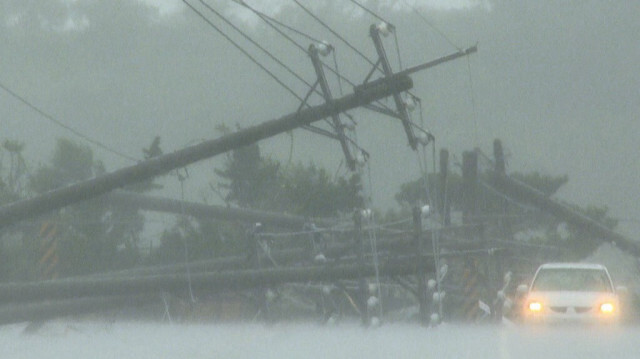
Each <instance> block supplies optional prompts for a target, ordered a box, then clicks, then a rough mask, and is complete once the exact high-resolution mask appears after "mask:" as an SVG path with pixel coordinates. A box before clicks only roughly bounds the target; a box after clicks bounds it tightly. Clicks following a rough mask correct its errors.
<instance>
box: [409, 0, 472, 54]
mask: <svg viewBox="0 0 640 359" xmlns="http://www.w3.org/2000/svg"><path fill="white" fill-rule="evenodd" d="M402 1H403V2H404V4H405V5H406V6H408V7H409V8H410V9H411V10H412V11H413V13H414V14H416V15H417V16H418V17H419V18H420V19H422V21H423V22H424V23H425V24H427V26H429V27H430V28H431V29H432V30H433V31H435V32H436V33H437V34H438V35H440V36H442V38H443V39H445V41H447V42H448V43H449V45H451V46H453V47H455V48H456V50H458V51H461V50H462V48H460V47H459V46H458V45H456V44H455V43H454V42H453V41H452V40H451V39H450V38H449V37H448V36H447V35H445V33H444V32H442V31H441V30H440V29H438V27H437V26H435V25H434V24H433V23H432V22H431V21H429V20H428V19H427V18H426V17H425V16H424V15H422V13H421V12H420V11H419V10H418V9H417V8H416V7H415V6H413V5H411V4H409V3H408V2H407V0H402Z"/></svg>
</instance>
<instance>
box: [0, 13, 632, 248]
mask: <svg viewBox="0 0 640 359" xmlns="http://www.w3.org/2000/svg"><path fill="white" fill-rule="evenodd" d="M250 3H251V2H250ZM253 3H255V6H257V7H258V8H259V9H261V10H263V11H265V12H266V13H268V14H270V15H273V16H277V17H278V18H279V19H281V20H282V21H284V22H286V23H287V24H290V25H292V26H294V27H296V28H304V30H305V32H307V33H309V34H313V36H315V37H317V38H321V39H327V40H328V41H330V42H331V43H333V44H334V45H335V46H336V53H337V60H338V63H339V66H340V70H341V72H342V73H343V74H345V75H346V76H347V77H348V78H350V79H351V80H352V81H354V82H356V83H357V82H360V81H362V79H363V78H364V76H365V75H366V74H367V72H368V71H369V68H370V67H369V65H368V64H367V63H366V62H365V61H364V60H362V59H361V58H359V57H358V55H356V54H355V53H354V52H353V51H350V50H349V49H348V48H347V47H346V46H345V45H344V44H343V43H341V42H340V41H339V40H337V39H335V38H334V37H332V36H331V34H329V33H328V31H326V30H325V29H323V28H321V27H320V26H319V25H317V24H316V23H314V22H313V21H311V19H310V18H309V17H308V16H306V15H305V14H304V13H303V12H302V11H301V10H300V9H299V8H298V7H296V6H295V4H293V3H291V2H289V1H284V0H282V1H276V0H273V1H269V2H253ZM364 3H365V5H367V6H368V7H369V8H371V9H373V10H374V11H376V12H378V13H381V14H384V17H385V18H386V19H387V20H388V21H390V22H391V23H394V24H396V25H397V35H398V39H399V49H400V52H401V60H402V64H403V66H404V67H406V66H409V65H415V64H418V63H422V62H426V61H429V60H432V59H434V58H437V57H440V56H443V55H446V54H448V53H451V52H455V51H457V49H456V48H455V47H454V46H453V45H455V46H457V47H467V46H470V45H473V44H475V43H478V44H479V52H478V53H477V54H475V55H472V56H471V57H470V58H469V59H461V60H458V61H455V62H452V63H448V64H445V65H441V66H439V67H437V68H433V69H430V70H427V71H423V72H421V73H418V74H415V75H414V76H413V79H414V82H415V89H414V90H413V93H414V94H415V95H417V96H419V97H420V98H422V101H423V106H424V109H423V110H424V113H425V120H426V123H425V125H426V126H427V127H428V128H429V129H430V130H431V131H432V132H433V133H434V135H435V136H436V139H437V144H438V147H446V148H449V149H450V150H451V152H452V153H453V154H454V155H456V156H460V153H461V152H462V151H463V150H468V149H471V148H472V147H479V148H481V149H482V150H484V151H485V152H487V153H490V152H491V142H492V140H493V139H494V138H501V139H502V140H503V142H504V144H505V146H506V147H507V152H508V170H509V171H541V172H544V173H549V174H557V175H561V174H567V175H569V184H568V185H566V186H565V187H564V188H563V189H562V190H561V192H560V193H559V194H558V195H559V197H560V198H561V199H564V200H567V201H570V202H573V203H576V204H578V205H581V206H586V205H605V206H608V207H609V208H610V209H611V215H612V216H614V217H617V218H619V219H620V220H621V223H620V225H619V228H618V229H619V230H620V231H621V232H623V233H624V234H626V235H628V236H630V237H632V238H637V237H638V234H640V224H639V222H640V205H638V203H639V202H638V201H637V196H636V195H635V192H636V191H637V174H638V173H640V161H637V160H636V159H635V154H636V153H637V151H638V149H639V148H638V144H637V139H636V137H637V136H636V134H637V133H639V132H640V121H638V112H639V111H638V110H639V106H640V104H639V102H638V101H637V97H638V88H639V84H640V68H639V67H640V62H638V61H637V59H638V58H639V56H640V46H639V45H640V44H639V43H638V42H639V41H640V39H639V38H638V36H637V34H638V33H639V31H640V28H639V27H640V25H639V24H638V22H637V14H638V13H640V4H638V3H636V2H630V1H622V0H620V1H607V2H603V1H560V0H558V1H555V0H554V1H545V2H524V3H523V2H511V1H498V0H494V1H491V0H486V1H472V0H467V1H463V0H460V1H453V2H451V1H439V0H425V1H410V2H409V3H411V4H413V5H415V6H416V7H417V8H418V9H419V10H420V12H421V13H422V14H423V16H424V17H425V18H427V19H428V20H429V22H430V23H431V25H432V26H429V25H427V24H426V23H425V22H423V21H422V20H421V19H420V18H419V17H418V16H416V15H415V14H414V13H413V12H412V11H411V10H410V8H409V7H408V6H406V2H400V1H399V2H393V1H379V2H376V1H366V2H364ZM212 4H213V5H214V7H215V8H217V9H218V10H219V11H221V12H222V13H223V14H225V16H227V17H228V18H230V19H232V20H233V21H234V22H235V23H236V24H238V25H239V26H241V27H242V28H243V29H244V30H245V31H247V32H248V33H249V34H250V35H251V36H253V37H255V38H256V40H258V41H259V42H260V43H262V44H264V45H265V46H267V47H268V48H269V49H270V50H271V51H273V53H274V54H275V55H276V56H278V57H279V58H281V59H282V60H283V61H284V62H285V63H286V64H287V65H288V66H290V67H291V68H292V69H293V70H295V71H296V72H297V73H299V74H300V75H302V76H303V77H304V78H305V79H307V81H313V80H314V74H313V69H312V66H311V63H310V61H309V59H308V57H307V55H306V54H304V53H302V52H299V51H296V49H295V48H293V47H291V46H290V44H288V43H287V42H286V41H285V40H284V38H282V37H281V36H279V35H278V34H276V33H275V32H273V31H270V30H269V29H268V28H267V27H266V25H264V23H261V22H260V21H259V19H258V18H257V17H255V16H253V15H252V14H251V13H249V12H247V11H246V10H243V9H242V8H240V7H239V6H237V5H236V4H233V3H232V2H230V1H215V2H213V3H212ZM308 5H310V6H312V8H313V10H314V11H315V12H316V13H317V14H318V16H320V17H321V18H323V19H324V20H325V21H326V22H327V23H328V24H329V25H330V26H332V27H333V28H334V29H336V31H338V32H339V33H341V34H343V35H344V36H345V37H346V38H347V39H348V40H349V41H350V42H351V43H352V44H354V45H355V46H356V47H358V48H359V49H360V50H361V51H362V52H364V53H365V54H367V56H369V57H370V58H373V57H374V56H373V55H374V53H375V51H374V49H373V46H372V44H371V41H370V39H369V37H368V26H369V25H370V24H371V23H374V22H376V21H377V20H376V19H374V18H373V17H372V16H369V15H368V14H367V13H365V12H364V11H362V10H360V9H358V8H357V7H355V6H354V5H353V4H351V3H348V4H345V2H338V1H326V2H312V3H311V2H309V4H308ZM0 9H1V10H2V11H1V13H0V24H1V26H2V31H1V32H0V58H2V66H1V67H0V80H1V81H2V83H3V84H4V85H5V86H7V87H8V88H10V89H12V90H13V91H15V92H16V93H18V94H20V95H22V96H24V97H25V98H26V99H28V100H29V101H30V102H32V103H34V104H36V105H37V106H38V107H39V108H41V109H43V110H44V111H45V112H47V113H49V114H51V115H52V116H54V117H55V118H56V119H58V120H59V121H60V122H63V123H64V124H66V125H67V126H70V127H72V128H74V129H76V130H77V131H78V132H80V133H82V134H85V135H86V136H88V137H90V138H93V139H95V140H99V141H100V142H102V143H104V144H105V145H107V146H108V147H111V148H117V149H118V150H119V151H120V152H121V153H124V154H126V155H128V156H130V157H133V158H140V157H141V154H140V153H141V151H140V150H141V148H143V147H145V146H147V145H148V144H149V143H150V142H151V140H152V139H153V137H154V136H156V135H158V136H161V138H162V141H163V142H162V143H163V148H164V150H165V152H169V151H173V150H175V149H179V148H182V147H184V146H186V145H188V144H191V143H194V142H198V141H201V140H202V139H209V138H214V137H216V136H218V135H219V134H218V133H216V131H215V126H216V124H219V123H221V122H225V123H227V124H229V125H233V124H239V125H242V126H248V125H250V124H256V123H259V122H262V121H266V120H269V119H272V118H277V117H280V116H282V115H284V114H287V113H290V112H293V111H295V109H296V108H297V106H298V103H297V102H298V100H296V99H295V98H294V97H293V96H291V95H290V94H288V93H287V92H286V91H285V90H284V89H283V88H281V87H279V85H278V84H277V83H276V82H275V81H273V79H272V78H270V77H269V76H268V75H266V74H265V73H264V72H263V71H261V70H260V69H259V68H258V67H257V66H256V65H255V64H253V63H251V62H250V60H248V59H247V58H246V57H245V56H243V55H242V54H241V53H240V52H239V51H237V50H236V49H235V48H233V47H232V46H231V45H230V44H229V43H228V42H227V41H226V40H224V39H223V38H222V37H221V36H220V35H219V34H217V33H216V32H215V31H214V30H213V29H212V28H211V27H209V26H207V25H206V24H205V23H204V22H203V21H202V20H201V19H199V18H198V17H197V16H196V15H195V14H194V13H193V12H191V11H189V10H188V9H187V8H186V7H185V6H184V5H183V4H182V3H181V2H180V1H177V0H164V1H149V0H146V1H135V0H117V1H109V2H102V1H89V0H77V1H62V0H60V1H46V2H45V1H29V2H24V1H18V0H12V1H4V2H3V4H2V5H1V7H0ZM224 30H225V31H229V29H228V28H227V27H224ZM440 34H444V35H445V36H446V38H445V37H443V36H441V35H440ZM233 38H234V39H235V40H236V41H240V44H241V45H242V46H244V47H246V48H248V49H250V52H251V53H252V54H254V56H256V58H257V59H259V60H260V61H262V62H264V63H265V64H266V66H267V67H268V68H269V69H270V70H272V71H274V73H275V74H276V75H277V76H279V77H281V78H282V80H283V81H284V82H285V83H286V84H287V85H288V86H290V87H291V88H292V89H293V90H294V91H296V92H297V93H299V94H301V95H302V94H304V93H305V91H306V89H305V87H304V86H303V85H302V84H301V83H300V82H296V81H297V80H295V79H294V78H292V77H291V76H290V75H288V74H286V73H285V72H284V71H283V70H282V69H281V68H278V66H277V65H275V64H274V63H273V62H271V61H270V60H269V59H267V58H266V56H264V54H262V53H260V52H259V50H257V49H255V48H252V47H250V44H248V43H247V42H246V41H243V40H242V39H241V38H239V37H238V36H236V35H235V34H234V35H233ZM300 41H302V40H300ZM306 41H307V40H304V42H306ZM385 46H386V47H387V51H388V52H389V57H390V59H391V60H392V62H393V65H394V66H395V67H396V68H397V65H398V61H397V56H395V51H393V50H394V44H393V41H392V40H391V39H386V44H385ZM330 81H331V82H332V86H334V92H335V93H337V92H338V90H337V89H336V88H335V86H336V84H335V82H336V81H335V78H330ZM314 101H315V103H317V100H314ZM389 104H390V103H389ZM354 116H356V118H357V120H358V123H359V126H358V132H359V140H360V144H361V146H362V147H363V148H364V149H366V150H367V151H369V152H370V153H371V162H370V166H371V171H372V175H373V176H372V184H373V186H372V187H373V193H374V206H376V207H379V208H390V207H393V206H394V205H395V203H394V200H393V195H394V194H395V193H396V192H397V189H398V187H399V185H400V184H401V183H403V182H406V181H408V180H412V179H414V178H416V177H417V176H418V173H419V170H418V169H417V165H416V162H415V156H414V155H413V154H412V151H411V150H410V148H409V147H408V145H407V140H406V138H405V136H404V133H403V131H402V127H401V126H400V124H399V123H398V122H397V121H392V120H390V119H388V118H383V117H382V116H379V115H374V114H372V113H371V112H365V111H355V112H354ZM0 122H1V127H2V139H3V140H4V139H15V140H19V141H23V142H25V143H26V144H27V150H26V156H25V157H26V158H27V159H28V160H29V161H30V165H32V166H35V165H37V163H40V162H45V161H47V160H48V158H49V157H48V156H49V152H50V151H51V150H52V149H53V146H54V141H55V139H56V138H58V137H69V138H72V139H74V140H78V141H80V142H82V140H81V139H78V138H77V137H76V136H74V135H73V134H71V133H69V131H67V130H64V129H62V128H61V127H59V126H56V125H54V124H53V123H51V122H50V121H47V120H46V119H44V118H42V117H41V116H40V115H38V114H37V113H35V112H34V111H32V110H31V109H29V108H27V107H26V106H24V104H22V103H20V102H18V101H17V100H16V99H14V98H12V97H11V96H9V95H8V94H7V93H1V94H0ZM290 141H291V139H290V137H289V136H286V135H283V136H279V137H277V138H274V139H271V140H268V141H264V142H263V143H261V146H262V147H263V151H264V153H265V154H266V155H268V156H272V157H274V158H278V159H280V160H282V161H286V160H287V158H288V157H289V156H290V155H291V158H292V161H294V162H298V161H301V162H304V163H308V162H311V161H313V162H316V163H319V164H321V165H323V166H325V167H327V168H329V169H330V170H332V171H336V170H338V169H339V168H340V162H341V160H342V155H341V152H340V149H339V146H337V145H336V143H333V142H332V141H331V140H328V139H326V138H320V137H319V136H317V135H312V134H310V133H307V132H304V131H295V132H294V137H293V147H292V146H291V143H290ZM93 148H94V151H95V152H96V157H97V158H100V159H102V160H104V161H105V163H106V164H107V168H108V169H110V170H113V169H117V168H119V167H122V166H124V165H128V164H131V162H130V161H128V160H126V159H123V158H121V157H119V156H116V155H114V154H113V153H110V152H106V151H104V150H102V149H101V148H99V147H96V146H93ZM290 148H293V151H292V152H291V154H290V153H289V152H290ZM456 160H459V159H456V158H455V157H454V161H456ZM217 161H218V160H216V159H213V160H211V161H205V162H204V163H200V164H198V165H194V166H192V171H193V173H194V176H192V179H191V180H190V183H189V184H188V188H187V197H188V199H190V200H196V201H202V200H204V199H207V200H208V201H216V199H217V198H216V196H214V195H213V194H211V193H206V191H204V190H203V188H205V187H206V184H207V183H208V181H210V180H211V179H212V178H213V174H212V167H213V166H216V164H217V163H218V162H217ZM342 168H344V166H343V167H342ZM166 181H167V182H169V183H167V188H168V190H167V192H168V195H173V196H175V195H176V193H175V192H176V191H172V188H173V189H174V190H175V188H176V187H177V184H176V183H173V182H177V181H175V180H174V181H171V180H166ZM205 197H207V198H205Z"/></svg>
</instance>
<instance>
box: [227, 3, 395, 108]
mask: <svg viewBox="0 0 640 359" xmlns="http://www.w3.org/2000/svg"><path fill="white" fill-rule="evenodd" d="M233 1H234V2H235V3H237V4H239V5H242V6H244V7H245V8H247V9H249V10H250V11H252V12H253V13H254V14H256V15H257V16H258V17H260V18H261V19H262V20H263V21H264V22H265V23H266V24H267V25H269V27H271V28H272V29H273V30H275V31H276V32H277V33H279V34H280V35H281V36H282V37H284V38H285V39H287V40H288V41H290V42H291V43H292V44H293V45H295V46H296V47H297V48H298V49H300V51H302V52H303V53H305V54H306V53H307V50H306V49H305V48H304V46H302V45H300V44H299V43H298V42H297V41H295V40H294V39H292V38H291V37H290V36H288V35H287V34H285V33H284V32H283V31H282V30H280V29H279V28H277V27H276V26H275V25H274V23H275V24H278V25H280V26H283V27H284V28H286V29H289V30H291V31H293V32H295V33H297V34H300V35H302V36H304V37H305V38H307V39H310V40H311V41H313V42H316V43H321V41H320V40H317V39H315V38H313V37H312V36H310V35H307V34H305V33H303V32H302V31H299V30H297V29H295V28H293V27H291V26H288V25H286V24H284V23H282V22H280V21H277V20H275V19H274V18H273V17H270V16H269V15H266V14H264V13H262V12H260V11H258V10H256V9H255V8H253V7H251V6H250V5H248V4H247V3H246V2H244V1H242V0H233ZM333 55H334V62H335V64H336V65H335V66H336V67H335V69H334V68H332V67H331V66H329V65H327V64H325V63H324V62H321V63H322V66H323V67H324V68H325V69H327V70H329V72H331V73H333V74H334V75H336V76H337V78H338V82H339V85H340V88H341V91H342V86H341V84H340V81H341V80H343V81H345V82H346V83H348V84H349V85H351V86H353V87H355V86H356V85H355V83H353V82H352V81H350V80H349V79H348V78H346V77H345V76H343V75H342V74H340V72H339V70H338V66H337V60H336V51H335V48H334V51H333ZM316 92H317V91H316ZM376 102H377V103H378V104H379V105H380V106H381V107H382V108H383V109H386V110H388V112H392V111H391V110H390V109H389V107H387V106H386V105H385V104H384V103H382V102H380V101H376ZM365 108H369V109H371V108H370V106H365ZM347 116H348V114H347Z"/></svg>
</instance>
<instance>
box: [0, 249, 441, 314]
mask: <svg viewBox="0 0 640 359" xmlns="http://www.w3.org/2000/svg"><path fill="white" fill-rule="evenodd" d="M422 263H424V266H425V267H424V268H422V270H424V271H433V270H434V266H433V263H432V262H431V261H430V260H429V256H427V257H426V258H425V261H424V262H422ZM415 271H416V266H415V262H413V261H411V260H406V259H405V258H393V259H389V260H387V261H383V262H382V263H380V266H379V272H380V275H384V276H399V275H410V274H414V273H415ZM375 274H376V272H375V267H374V265H373V263H367V264H364V265H361V264H358V263H347V264H334V265H329V264H328V265H315V266H307V267H278V268H265V269H262V270H253V269H251V270H239V271H226V272H213V273H211V272H207V273H192V274H191V278H190V281H191V285H192V288H193V290H194V291H196V290H197V291H202V290H204V291H207V290H208V291H216V292H221V291H228V290H243V289H251V288H256V287H258V286H264V287H271V286H275V285H278V284H282V283H292V282H298V283H306V282H310V281H313V282H331V281H335V280H336V279H356V278H360V277H363V276H365V277H372V276H375ZM188 283H189V278H188V277H187V274H186V273H176V274H163V275H156V276H144V277H126V278H83V279H75V278H68V279H63V280H54V281H42V282H28V283H5V284H0V303H11V302H13V303H15V302H28V301H39V300H58V299H67V298H81V297H87V296H105V295H111V296H119V295H130V294H144V293H161V292H181V291H184V290H185V289H186V288H187V285H188Z"/></svg>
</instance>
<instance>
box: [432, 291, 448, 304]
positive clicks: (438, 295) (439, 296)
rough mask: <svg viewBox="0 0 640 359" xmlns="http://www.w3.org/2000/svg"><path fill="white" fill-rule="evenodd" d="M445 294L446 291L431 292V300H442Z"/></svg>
mask: <svg viewBox="0 0 640 359" xmlns="http://www.w3.org/2000/svg"><path fill="white" fill-rule="evenodd" d="M446 294H447V293H445V292H440V293H438V292H435V293H433V301H434V302H440V301H441V300H444V297H445V295H446Z"/></svg>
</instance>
